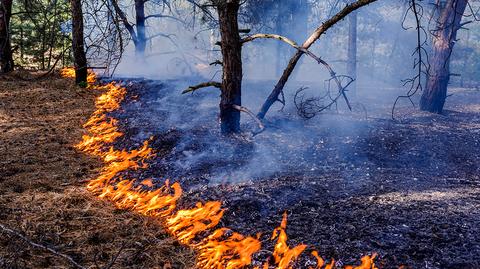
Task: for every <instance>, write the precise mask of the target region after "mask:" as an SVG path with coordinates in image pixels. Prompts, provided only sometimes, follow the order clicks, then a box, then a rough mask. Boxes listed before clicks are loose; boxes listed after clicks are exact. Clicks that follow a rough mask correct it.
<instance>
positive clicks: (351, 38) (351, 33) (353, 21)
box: [347, 11, 358, 94]
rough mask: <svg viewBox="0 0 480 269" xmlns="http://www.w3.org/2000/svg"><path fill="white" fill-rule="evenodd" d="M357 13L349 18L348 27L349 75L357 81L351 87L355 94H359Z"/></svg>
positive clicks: (353, 13)
mask: <svg viewBox="0 0 480 269" xmlns="http://www.w3.org/2000/svg"><path fill="white" fill-rule="evenodd" d="M357 14H358V13H357V12H356V11H355V12H352V14H350V16H349V25H348V62H347V74H348V75H349V76H350V77H351V78H353V79H354V80H355V81H354V82H352V84H351V85H350V87H349V88H350V89H351V90H352V92H353V94H357V83H356V80H357Z"/></svg>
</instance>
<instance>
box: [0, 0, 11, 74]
mask: <svg viewBox="0 0 480 269" xmlns="http://www.w3.org/2000/svg"><path fill="white" fill-rule="evenodd" d="M12 2H13V1H12V0H0V72H1V73H8V72H11V71H13V67H14V63H13V55H12V45H11V38H10V18H11V16H12Z"/></svg>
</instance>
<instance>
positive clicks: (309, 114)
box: [293, 75, 355, 119]
mask: <svg viewBox="0 0 480 269" xmlns="http://www.w3.org/2000/svg"><path fill="white" fill-rule="evenodd" d="M344 79H346V80H347V82H346V83H345V86H343V83H342V81H343V80H344ZM332 80H334V81H335V83H336V84H337V87H338V92H337V93H335V94H334V93H332V90H331V85H330V84H331V81H332ZM353 81H355V80H354V79H353V78H351V77H348V76H336V75H335V76H334V77H332V78H330V79H328V80H327V81H326V82H327V87H326V88H327V89H326V92H325V94H324V95H322V96H319V97H310V98H305V96H304V94H301V93H303V92H304V91H305V90H307V89H308V88H306V87H302V88H300V89H298V90H297V92H296V93H295V96H294V99H293V100H294V104H295V107H296V108H297V113H298V115H299V116H300V117H302V118H305V119H311V118H313V117H315V116H316V115H317V114H318V113H321V112H323V111H325V110H327V109H330V108H331V107H333V106H335V107H337V102H338V99H339V98H340V97H341V96H343V97H344V98H345V100H346V101H347V105H348V106H349V109H350V111H351V110H352V107H351V105H350V103H349V101H348V99H346V96H345V89H346V88H347V87H348V86H350V85H351V84H352V82H353Z"/></svg>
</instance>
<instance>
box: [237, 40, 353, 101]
mask: <svg viewBox="0 0 480 269" xmlns="http://www.w3.org/2000/svg"><path fill="white" fill-rule="evenodd" d="M258 38H270V39H277V40H280V41H282V42H285V43H287V44H288V45H290V46H292V47H293V48H295V49H297V50H298V51H300V52H302V53H305V54H306V55H308V56H310V57H311V58H313V59H314V60H315V61H316V62H317V63H318V64H321V65H323V66H324V67H325V68H326V69H327V70H328V73H329V74H330V76H331V78H332V79H334V80H335V83H336V84H337V87H338V92H339V93H340V94H341V96H343V98H344V99H345V102H346V103H347V106H348V109H350V110H352V106H351V105H350V101H349V100H348V98H347V95H346V94H345V88H346V87H343V86H342V83H341V81H340V79H339V78H338V77H337V74H336V73H335V71H334V70H333V69H332V67H331V66H330V65H329V64H328V63H327V62H325V61H324V60H322V59H321V58H320V57H318V56H316V55H315V54H314V53H313V52H311V51H309V50H308V49H306V48H304V47H300V46H298V44H297V43H295V41H293V40H291V39H289V38H287V37H284V36H281V35H276V34H255V35H251V36H249V37H246V38H244V39H242V44H244V43H247V42H250V41H253V40H255V39H258ZM350 84H351V83H349V84H348V85H350ZM277 99H278V98H277ZM281 103H282V104H283V105H285V103H284V102H281Z"/></svg>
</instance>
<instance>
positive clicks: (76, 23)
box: [70, 0, 87, 85]
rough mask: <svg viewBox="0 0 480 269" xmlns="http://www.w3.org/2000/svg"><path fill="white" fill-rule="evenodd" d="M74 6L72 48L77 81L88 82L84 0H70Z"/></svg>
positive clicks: (78, 82) (80, 82)
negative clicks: (84, 32) (84, 37)
mask: <svg viewBox="0 0 480 269" xmlns="http://www.w3.org/2000/svg"><path fill="white" fill-rule="evenodd" d="M70 4H71V8H72V50H73V58H74V63H75V82H76V83H77V84H82V85H84V84H86V83H87V56H86V55H85V47H84V39H83V12H82V0H70Z"/></svg>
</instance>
